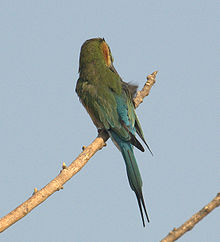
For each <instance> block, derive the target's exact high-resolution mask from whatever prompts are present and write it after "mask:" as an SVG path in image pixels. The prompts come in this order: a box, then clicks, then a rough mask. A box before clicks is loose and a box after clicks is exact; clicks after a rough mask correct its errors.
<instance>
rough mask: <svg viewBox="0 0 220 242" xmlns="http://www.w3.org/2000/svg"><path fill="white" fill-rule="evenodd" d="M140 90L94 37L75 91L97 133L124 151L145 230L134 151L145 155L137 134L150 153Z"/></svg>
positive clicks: (84, 52) (83, 52)
mask: <svg viewBox="0 0 220 242" xmlns="http://www.w3.org/2000/svg"><path fill="white" fill-rule="evenodd" d="M137 88H138V86H137V85H133V84H131V83H127V82H124V81H123V80H122V78H121V77H120V76H119V74H118V72H117V71H116V69H115V68H114V65H113V57H112V53H111V50H110V47H109V46H108V44H107V43H106V41H105V39H104V38H92V39H89V40H86V41H85V42H84V43H83V45H82V47H81V51H80V58H79V78H78V80H77V84H76V89H75V91H76V93H77V95H78V97H79V100H80V102H81V103H82V104H83V106H84V107H85V109H86V111H87V112H88V114H89V115H90V117H91V119H92V121H93V123H94V125H95V126H96V127H97V129H98V131H101V130H104V131H106V132H107V133H108V134H109V136H110V138H111V140H112V141H113V143H114V144H115V146H116V147H117V148H118V149H119V151H120V152H121V154H122V156H123V158H124V161H125V166H126V171H127V176H128V181H129V184H130V187H131V189H132V190H133V191H134V193H135V194H136V198H137V202H138V206H139V210H140V214H141V219H142V223H143V226H144V227H145V220H146V219H147V222H148V223H149V222H150V220H149V216H148V213H147V209H146V205H145V201H144V197H143V192H142V179H141V174H140V171H139V169H138V165H137V161H136V158H135V155H134V151H133V148H134V147H136V148H138V149H139V150H141V151H142V152H144V147H143V146H142V144H141V143H140V142H139V141H138V139H137V138H136V133H137V134H138V136H139V137H140V138H141V140H142V141H143V142H144V143H145V145H146V147H147V148H148V150H149V151H150V152H151V150H150V148H149V146H148V145H147V142H146V141H145V138H144V134H143V131H142V128H141V125H140V122H139V120H138V117H137V115H136V112H135V107H134V102H133V98H134V97H135V95H136V92H137ZM151 153H152V152H151ZM144 215H145V217H146V219H145V218H144Z"/></svg>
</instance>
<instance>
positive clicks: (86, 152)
mask: <svg viewBox="0 0 220 242" xmlns="http://www.w3.org/2000/svg"><path fill="white" fill-rule="evenodd" d="M156 74H157V72H154V73H152V74H151V75H149V76H148V77H147V83H146V84H145V86H144V87H143V89H142V91H140V92H138V94H137V97H136V98H135V99H134V102H135V106H136V107H137V106H138V105H139V104H140V103H141V102H142V101H143V98H144V97H145V96H147V95H148V94H149V92H150V89H151V87H152V85H153V84H154V83H155V78H156ZM142 92H143V93H142ZM108 138H109V136H108V134H107V133H105V132H101V133H100V134H99V135H98V137H97V138H96V139H95V140H94V141H93V142H92V143H91V144H90V145H89V146H87V147H85V146H84V147H83V151H82V152H81V154H80V155H79V156H78V157H77V158H76V159H75V160H74V161H73V162H72V163H71V164H70V166H69V167H67V166H66V165H64V164H63V166H62V168H63V169H62V171H61V172H60V174H59V175H58V176H57V177H55V178H54V179H53V180H52V181H51V182H50V183H48V184H47V185H46V186H45V187H43V188H42V189H41V190H39V191H37V189H36V188H35V189H34V193H33V195H32V196H31V197H30V198H29V199H28V200H26V201H25V202H24V203H22V204H21V205H19V206H18V207H17V208H15V209H14V210H13V211H11V212H10V213H9V214H7V215H5V216H4V217H2V218H1V219H0V232H3V231H4V230H5V229H7V228H8V227H10V226H11V225H12V224H14V223H16V222H17V221H18V220H20V219H21V218H23V217H24V216H26V215H27V214H28V213H29V212H30V211H31V210H32V209H34V208H35V207H37V206H38V205H39V204H41V203H42V202H44V201H45V200H46V199H47V198H48V197H49V196H51V195H52V194H53V193H54V192H56V191H59V190H60V189H62V188H63V185H64V184H65V183H66V182H67V181H68V180H69V179H71V178H72V177H73V176H74V175H75V174H76V173H77V172H79V171H80V170H81V169H82V168H83V166H84V165H85V164H86V163H87V162H88V160H89V159H90V158H91V157H92V156H93V155H94V154H95V153H96V152H97V151H98V150H100V149H102V148H103V147H104V146H105V145H106V144H105V142H106V141H107V139H108Z"/></svg>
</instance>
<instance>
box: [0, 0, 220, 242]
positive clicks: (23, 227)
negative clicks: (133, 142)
mask: <svg viewBox="0 0 220 242" xmlns="http://www.w3.org/2000/svg"><path fill="white" fill-rule="evenodd" d="M219 7H220V6H219V1H214V0H213V1H204V0H200V1H198V0H195V1H189V0H186V1H174V0H173V1H169V0H168V1H162V0H161V1H155V0H152V1H151V0H141V1H130V2H129V1H122V0H117V1H116V0H112V1H101V0H100V1H98V0H93V1H70V0H66V1H52V0H47V1H42V0H39V1H33V0H29V1H24V0H20V1H13V0H12V1H8V0H2V1H1V2H0V31H1V38H0V46H1V53H0V66H1V71H0V110H1V114H0V134H1V135H0V158H1V176H0V185H1V206H0V216H1V217H2V216H4V215H5V214H7V213H8V212H10V211H11V210H12V209H14V208H15V207H16V206H18V205H19V204H20V203H21V202H23V201H25V200H26V199H28V198H29V197H30V196H31V194H32V193H33V190H34V188H35V187H37V188H38V189H41V188H42V187H43V186H45V185H46V184H47V183H48V182H49V181H50V180H51V179H53V178H54V177H55V176H56V175H57V174H58V173H59V171H60V169H61V166H62V162H63V161H65V162H66V164H67V165H69V164H70V163H71V162H72V161H73V160H74V159H75V158H76V157H77V156H78V154H79V153H80V152H81V147H82V146H83V145H88V144H90V143H91V142H92V140H93V139H94V138H95V137H96V135H97V132H96V128H95V127H94V125H93V123H92V121H91V120H90V118H89V115H88V114H87V113H86V111H85V110H84V108H83V106H82V105H81V103H80V102H79V100H78V97H77V95H76V93H75V85H76V81H77V78H78V60H79V51H80V48H81V45H82V44H83V42H84V41H85V40H87V39H89V38H93V37H104V38H105V40H106V42H107V43H108V44H109V46H110V48H111V51H112V55H113V57H114V60H115V61H114V65H115V68H116V69H117V71H118V72H119V74H120V76H121V77H122V78H123V80H124V81H127V82H133V83H136V84H138V85H139V87H140V88H142V86H143V85H144V83H145V81H146V76H147V75H148V74H150V73H152V72H153V71H155V70H159V73H158V77H157V82H156V84H155V85H154V86H153V88H152V90H151V93H150V95H149V96H148V97H147V98H146V99H145V100H144V102H143V103H142V104H141V105H140V107H139V108H138V109H137V114H138V117H139V120H140V122H141V124H142V128H143V131H144V134H145V137H146V139H147V140H148V143H149V145H150V147H151V149H152V151H153V153H154V156H153V157H152V156H151V155H150V153H149V152H148V151H146V152H145V153H142V152H139V151H138V150H136V151H135V155H136V158H137V161H138V165H139V168H140V171H141V174H142V179H143V183H144V186H143V193H144V197H145V201H146V205H147V208H148V213H149V216H150V220H151V222H150V224H147V226H146V227H145V228H143V227H142V222H141V218H140V214H139V209H138V206H137V202H136V197H135V194H134V193H133V192H132V191H131V189H130V187H129V184H128V180H127V176H126V171H125V165H124V161H123V158H122V156H121V154H120V152H119V151H118V150H117V149H116V147H115V146H114V145H113V144H112V142H111V141H110V140H109V141H108V142H107V147H106V148H104V149H102V150H101V151H100V152H98V153H97V154H96V155H95V156H94V157H93V158H92V159H91V160H90V161H89V162H88V164H87V165H86V166H85V167H84V168H83V169H82V170H81V171H80V172H79V173H78V174H77V175H76V176H75V177H73V178H72V179H71V180H70V181H69V182H68V183H67V184H66V185H65V186H64V189H63V190H62V191H59V192H57V193H55V194H53V195H52V196H51V197H50V198H49V199H48V200H47V201H46V202H44V203H43V204H41V205H40V206H39V207H37V208H35V209H34V210H33V211H32V212H31V213H30V214H28V215H27V216H26V217H25V218H23V219H22V220H20V221H19V222H17V223H16V224H14V225H13V226H11V227H10V228H9V229H8V230H6V231H5V232H4V233H2V234H1V235H0V240H1V239H2V241H4V242H20V241H21V242H48V241H53V242H58V241H65V242H72V241H74V242H81V241H82V242H91V241H94V242H103V241H104V242H113V241H114V242H144V241H150V242H154V241H159V240H160V239H162V238H163V237H164V236H166V235H167V234H168V232H169V231H170V230H172V229H173V227H178V226H180V225H181V224H182V223H183V222H185V221H186V220H187V219H188V218H190V217H191V216H192V215H193V214H194V213H195V212H197V211H198V210H200V209H201V208H202V207H203V206H204V205H206V204H207V203H208V202H210V201H211V200H212V199H213V198H214V197H215V196H216V194H217V192H219V191H220V189H219V187H220V186H219V185H220V162H219V157H220V154H219V136H220V135H219V134H220V133H219V117H220V115H219V103H220V101H219V93H220V86H219V81H220V80H219V74H220V73H219V48H218V47H219V46H218V47H217V44H219V37H220V36H219V21H218V20H217V19H219V11H218V10H219ZM219 218H220V209H216V210H215V211H213V212H212V213H211V214H210V215H208V216H207V217H206V218H205V219H204V220H203V221H202V222H200V223H199V224H198V225H196V227H195V228H194V229H193V230H192V231H190V232H188V233H187V234H185V235H184V236H183V237H182V238H181V239H180V240H179V241H183V242H191V241H200V242H207V241H209V242H216V241H219V238H220V229H219V228H220V222H219Z"/></svg>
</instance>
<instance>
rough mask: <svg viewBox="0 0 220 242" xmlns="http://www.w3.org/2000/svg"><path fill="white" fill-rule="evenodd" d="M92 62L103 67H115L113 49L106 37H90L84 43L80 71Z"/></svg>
mask: <svg viewBox="0 0 220 242" xmlns="http://www.w3.org/2000/svg"><path fill="white" fill-rule="evenodd" d="M91 64H92V65H95V66H100V67H102V68H106V67H107V68H110V69H111V68H114V67H113V57H112V54H111V50H110V48H109V46H108V45H107V43H106V42H105V39H104V38H94V39H89V40H87V41H85V43H84V44H83V45H82V47H81V51H80V60H79V72H80V71H81V70H82V69H83V68H84V67H86V66H87V65H91Z"/></svg>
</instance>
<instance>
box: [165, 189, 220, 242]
mask: <svg viewBox="0 0 220 242" xmlns="http://www.w3.org/2000/svg"><path fill="white" fill-rule="evenodd" d="M218 206H220V193H218V194H217V196H216V197H215V198H214V199H213V200H212V201H211V202H210V203H208V204H207V205H206V206H205V207H204V208H202V209H201V210H200V211H199V212H198V213H196V214H194V215H193V216H192V217H191V218H190V219H189V220H187V221H186V222H185V223H184V224H183V225H181V226H180V227H179V228H174V229H173V230H172V231H171V232H170V233H169V234H168V235H167V236H166V237H165V238H164V239H162V240H161V242H173V241H175V240H177V239H179V238H180V237H181V236H182V235H183V234H185V233H186V232H188V231H190V230H191V229H192V228H193V227H194V226H195V225H196V224H197V223H198V222H199V221H201V220H202V219H203V218H204V217H205V216H206V215H208V214H209V213H210V212H211V211H212V210H213V209H215V208H217V207H218Z"/></svg>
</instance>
